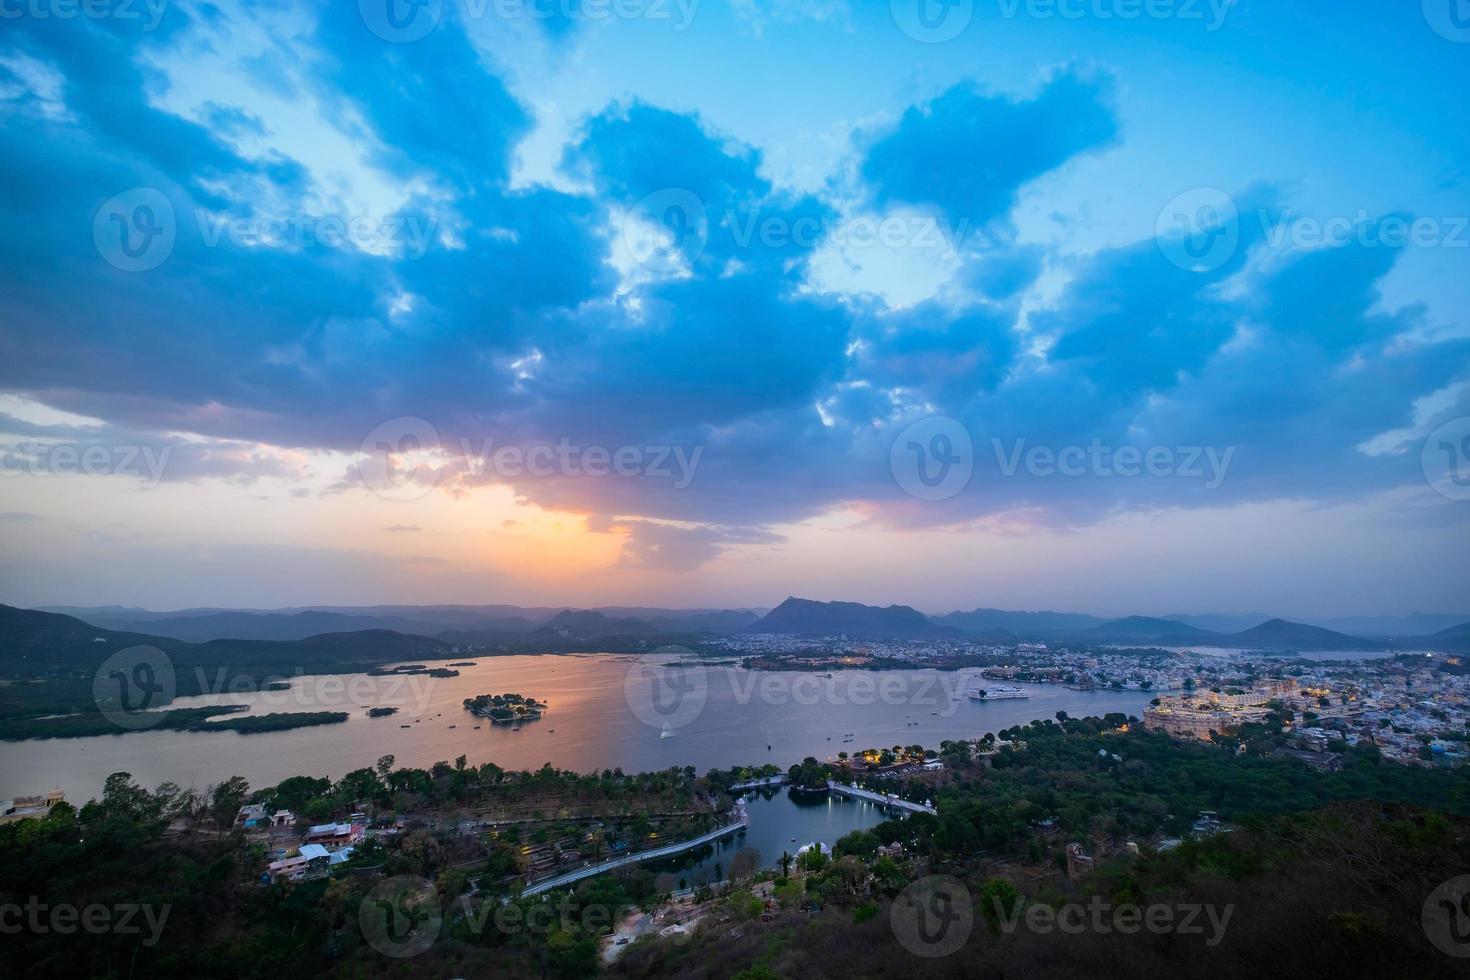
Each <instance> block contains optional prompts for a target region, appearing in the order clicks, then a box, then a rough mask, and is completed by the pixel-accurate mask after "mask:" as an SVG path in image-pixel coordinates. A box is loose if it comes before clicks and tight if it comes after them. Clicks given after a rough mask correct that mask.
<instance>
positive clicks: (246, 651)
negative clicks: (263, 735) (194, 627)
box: [0, 605, 450, 672]
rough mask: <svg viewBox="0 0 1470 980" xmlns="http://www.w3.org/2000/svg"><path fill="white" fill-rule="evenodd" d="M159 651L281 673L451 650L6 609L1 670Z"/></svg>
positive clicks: (391, 640) (367, 633) (401, 641)
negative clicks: (230, 633)
mask: <svg viewBox="0 0 1470 980" xmlns="http://www.w3.org/2000/svg"><path fill="white" fill-rule="evenodd" d="M143 645H146V646H153V647H157V648H158V649H160V650H162V651H164V652H165V653H167V654H169V656H170V657H171V658H172V659H173V660H174V662H175V664H176V665H178V666H225V665H228V666H232V667H254V666H265V667H276V668H279V667H283V666H305V665H309V664H317V665H320V664H324V663H348V664H350V663H385V662H391V661H394V660H406V659H411V658H414V657H419V656H424V655H427V654H434V653H445V652H447V651H448V650H449V649H450V645H449V644H447V643H445V642H443V641H442V640H437V639H434V638H432V637H427V636H414V635H405V634H403V633H397V632H394V631H392V630H381V629H372V630H358V631H355V632H347V633H324V634H321V635H318V636H311V637H305V638H303V639H300V640H236V639H224V640H211V641H209V642H207V643H189V642H187V641H185V640H179V639H176V638H175V637H171V636H157V635H154V634H150V633H133V632H123V631H118V630H108V629H102V628H101V627H97V626H93V625H91V624H90V623H84V622H82V621H81V620H80V619H77V618H75V617H73V616H63V615H61V614H60V613H49V612H41V611H39V610H34V609H17V608H15V607H14V606H5V605H0V671H9V672H17V671H45V670H49V669H51V668H54V667H72V668H80V669H91V668H93V667H95V666H96V665H98V664H100V663H101V662H102V661H103V660H105V659H106V658H107V657H109V656H111V655H112V654H114V653H116V652H117V651H119V650H122V649H124V648H126V647H130V646H143Z"/></svg>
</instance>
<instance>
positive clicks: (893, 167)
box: [861, 70, 1118, 227]
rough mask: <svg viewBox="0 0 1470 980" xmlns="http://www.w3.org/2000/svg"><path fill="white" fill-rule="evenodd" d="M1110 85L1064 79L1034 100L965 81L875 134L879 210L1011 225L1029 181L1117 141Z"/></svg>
mask: <svg viewBox="0 0 1470 980" xmlns="http://www.w3.org/2000/svg"><path fill="white" fill-rule="evenodd" d="M1112 99H1113V86H1112V82H1111V80H1110V79H1109V78H1107V77H1106V76H1095V77H1089V76H1085V75H1083V74H1081V73H1079V72H1077V71H1073V70H1066V71H1062V72H1059V73H1057V74H1055V75H1053V76H1052V77H1051V78H1050V79H1048V80H1047V81H1046V83H1045V84H1044V85H1043V86H1042V88H1041V91H1040V92H1039V93H1038V94H1037V95H1036V97H1035V98H1034V99H1029V100H1025V99H1016V98H1013V97H1011V96H1008V95H999V94H989V93H987V92H985V91H983V90H982V89H981V88H980V87H979V86H977V85H975V84H974V83H971V82H962V83H960V84H958V85H955V86H954V87H953V88H950V89H949V90H948V91H946V92H944V93H943V94H941V95H939V96H937V97H935V98H934V99H931V100H929V101H928V102H925V103H922V104H920V105H916V106H912V107H910V108H909V109H908V110H906V111H905V112H904V114H903V116H902V118H900V119H899V121H898V122H897V124H895V125H894V126H892V127H889V128H888V129H886V130H883V131H881V132H879V133H877V134H875V135H874V138H873V140H872V143H871V145H869V146H868V148H867V154H866V156H865V157H864V159H863V162H862V165H861V174H862V177H863V179H864V180H865V181H866V182H867V184H868V187H869V189H870V193H871V196H872V199H873V202H874V203H875V204H876V205H877V206H879V207H886V206H889V205H892V204H896V203H905V204H933V205H936V206H938V207H939V208H940V209H941V210H942V211H943V213H944V214H945V215H946V216H947V217H948V219H949V222H950V225H951V227H960V226H981V225H985V224H988V223H990V222H992V221H995V220H997V219H1003V218H1005V217H1006V216H1007V215H1008V214H1009V213H1010V210H1011V208H1012V207H1013V206H1014V205H1015V203H1016V194H1017V192H1018V191H1019V190H1020V188H1021V187H1022V186H1023V185H1025V184H1026V183H1027V182H1029V181H1031V180H1034V179H1035V178H1037V177H1039V176H1041V175H1042V174H1044V173H1046V172H1048V171H1050V170H1054V169H1056V168H1058V167H1060V166H1062V165H1063V164H1065V163H1066V162H1067V161H1069V160H1071V159H1072V158H1074V157H1076V156H1077V155H1078V154H1079V153H1082V152H1085V151H1088V150H1094V149H1097V148H1098V147H1101V146H1104V145H1106V144H1108V143H1109V142H1110V141H1112V140H1113V139H1114V137H1116V135H1117V133H1118V124H1117V120H1116V119H1115V118H1114V115H1113V112H1112V110H1111V108H1110V106H1111V102H1112Z"/></svg>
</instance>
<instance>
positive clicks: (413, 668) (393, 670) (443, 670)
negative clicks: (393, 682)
mask: <svg viewBox="0 0 1470 980" xmlns="http://www.w3.org/2000/svg"><path fill="white" fill-rule="evenodd" d="M367 674H368V676H369V677H407V676H408V675H410V674H425V675H428V676H429V677H458V676H459V671H457V670H450V669H449V668H448V667H426V666H424V665H423V664H404V665H403V666H401V667H375V668H373V669H372V670H370V671H368V672H367Z"/></svg>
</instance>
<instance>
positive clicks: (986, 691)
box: [969, 684, 1031, 701]
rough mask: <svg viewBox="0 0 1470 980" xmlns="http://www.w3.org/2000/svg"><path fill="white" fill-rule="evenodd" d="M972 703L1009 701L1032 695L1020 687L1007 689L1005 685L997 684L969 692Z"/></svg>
mask: <svg viewBox="0 0 1470 980" xmlns="http://www.w3.org/2000/svg"><path fill="white" fill-rule="evenodd" d="M969 695H970V700H971V701H1009V700H1013V699H1019V698H1029V697H1030V696H1031V695H1030V694H1028V693H1027V692H1026V691H1024V690H1022V689H1021V688H1019V687H1007V686H1006V685H1004V684H995V685H992V686H991V687H977V688H975V689H974V690H972V691H970V692H969Z"/></svg>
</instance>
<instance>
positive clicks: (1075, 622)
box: [930, 608, 1104, 636]
mask: <svg viewBox="0 0 1470 980" xmlns="http://www.w3.org/2000/svg"><path fill="white" fill-rule="evenodd" d="M930 618H931V619H932V620H933V621H934V622H935V623H938V624H939V625H940V626H949V627H952V628H953V629H957V630H962V631H963V632H966V633H975V634H979V635H983V636H992V635H995V634H998V633H1017V634H1021V635H1027V634H1039V633H1063V632H1069V631H1075V630H1085V629H1091V628H1093V627H1094V626H1100V625H1102V623H1103V622H1104V620H1103V619H1102V618H1101V617H1100V616H1089V615H1087V614H1086V613H1066V612H1051V611H1047V610H1043V611H1041V612H1012V611H1009V610H1006V609H983V608H982V609H974V610H971V611H970V612H952V613H947V614H945V615H943V616H932V617H930Z"/></svg>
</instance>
